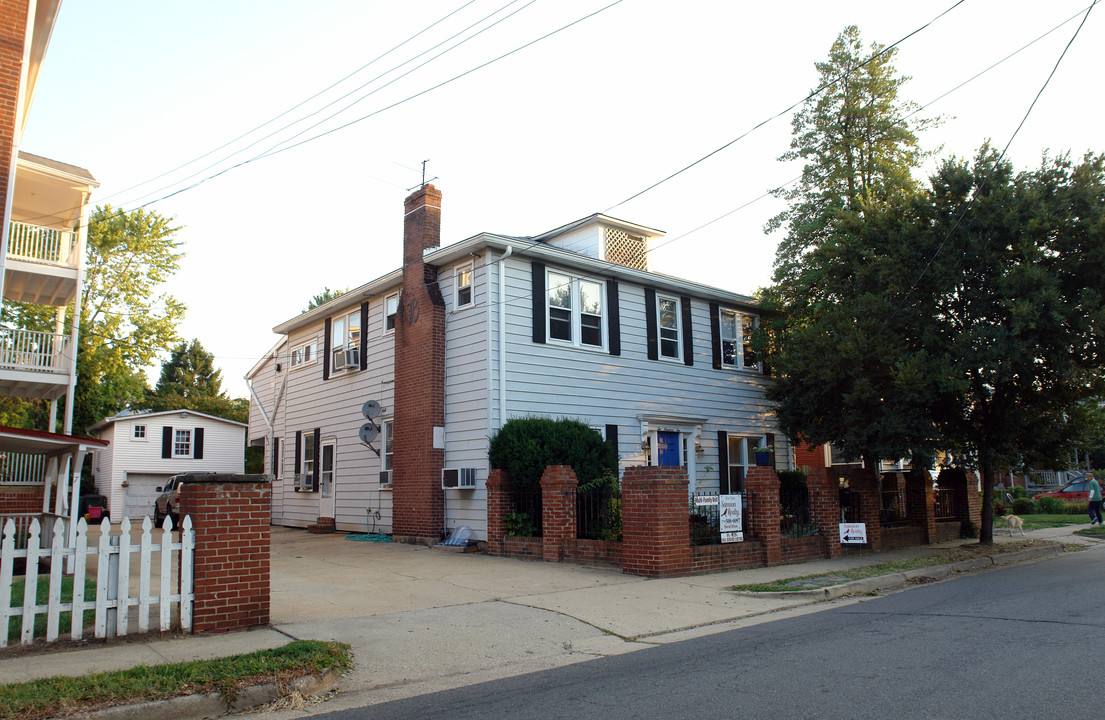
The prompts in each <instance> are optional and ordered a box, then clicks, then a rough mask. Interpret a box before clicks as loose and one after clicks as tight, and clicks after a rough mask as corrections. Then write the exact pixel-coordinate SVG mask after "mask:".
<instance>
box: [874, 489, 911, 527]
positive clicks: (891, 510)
mask: <svg viewBox="0 0 1105 720" xmlns="http://www.w3.org/2000/svg"><path fill="white" fill-rule="evenodd" d="M879 522H880V524H881V525H882V526H883V527H885V528H890V527H901V526H903V525H908V524H909V506H908V503H907V502H906V492H905V490H883V491H882V507H881V509H880V512H879Z"/></svg>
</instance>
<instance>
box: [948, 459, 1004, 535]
mask: <svg viewBox="0 0 1105 720" xmlns="http://www.w3.org/2000/svg"><path fill="white" fill-rule="evenodd" d="M978 488H979V483H978V475H977V474H975V473H973V472H969V473H964V477H963V489H962V491H961V494H960V497H959V498H958V499H959V508H960V510H959V519H960V520H962V521H964V522H966V521H967V520H970V521H971V522H973V523H974V524H975V527H976V528H980V527H982V505H981V502H982V498H980V497H979V496H978ZM1009 512H1013V511H1012V509H1010V511H1009ZM964 515H965V516H966V517H964Z"/></svg>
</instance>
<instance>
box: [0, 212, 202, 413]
mask: <svg viewBox="0 0 1105 720" xmlns="http://www.w3.org/2000/svg"><path fill="white" fill-rule="evenodd" d="M172 223H173V219H172V218H167V217H164V216H162V215H160V214H158V213H156V212H147V211H145V210H135V211H133V212H129V213H128V212H123V211H121V210H116V209H114V208H112V207H111V206H110V205H108V206H104V207H97V208H96V209H95V210H94V211H93V212H92V214H91V216H90V218H89V223H88V247H87V251H86V263H85V277H84V284H83V285H82V287H81V289H80V293H79V295H78V302H77V311H78V312H79V313H80V323H81V325H80V340H79V343H78V346H77V388H76V392H75V393H74V412H73V429H74V432H77V433H82V432H84V429H85V428H86V427H88V426H89V425H92V424H94V423H96V422H98V421H99V420H102V419H103V418H105V417H107V416H109V415H112V414H114V413H116V412H118V411H119V410H122V409H123V408H125V407H128V406H130V405H132V404H134V403H136V402H140V401H141V400H142V399H143V397H144V395H145V393H146V390H147V385H146V378H145V374H144V370H145V368H146V367H148V366H149V365H151V364H152V363H153V361H154V359H155V358H156V357H157V355H158V353H160V352H164V351H166V350H168V349H169V348H170V347H172V345H173V343H175V342H178V341H179V339H180V338H179V337H178V335H177V325H178V324H179V323H180V321H181V319H182V318H183V316H184V305H183V304H181V303H180V302H179V301H177V300H176V299H175V298H173V297H172V296H171V295H168V294H166V293H164V292H162V291H161V289H160V288H161V286H162V285H163V284H164V283H165V281H166V280H168V279H169V278H170V277H171V276H172V275H173V273H175V272H176V271H177V269H178V268H179V266H180V259H181V257H183V253H181V252H180V250H179V243H178V242H177V240H176V233H177V231H178V230H179V228H178V227H175V226H173V224H172ZM4 319H5V320H6V321H8V322H12V323H15V324H17V325H18V326H19V327H24V328H27V329H34V330H43V331H47V332H53V330H54V322H55V309H54V308H47V307H42V306H34V305H25V304H20V303H5V305H4ZM71 320H72V313H71V312H70V313H68V314H67V316H66V323H65V324H66V329H65V331H66V332H68V331H69V328H68V326H69V323H70V322H71ZM28 405H29V406H33V405H34V403H28ZM30 416H33V417H34V418H36V419H37V423H38V424H39V426H40V427H44V426H45V419H44V418H45V413H44V412H42V411H41V410H38V411H37V412H35V411H34V408H33V407H32V412H31V413H30ZM49 429H50V430H55V429H56V428H49Z"/></svg>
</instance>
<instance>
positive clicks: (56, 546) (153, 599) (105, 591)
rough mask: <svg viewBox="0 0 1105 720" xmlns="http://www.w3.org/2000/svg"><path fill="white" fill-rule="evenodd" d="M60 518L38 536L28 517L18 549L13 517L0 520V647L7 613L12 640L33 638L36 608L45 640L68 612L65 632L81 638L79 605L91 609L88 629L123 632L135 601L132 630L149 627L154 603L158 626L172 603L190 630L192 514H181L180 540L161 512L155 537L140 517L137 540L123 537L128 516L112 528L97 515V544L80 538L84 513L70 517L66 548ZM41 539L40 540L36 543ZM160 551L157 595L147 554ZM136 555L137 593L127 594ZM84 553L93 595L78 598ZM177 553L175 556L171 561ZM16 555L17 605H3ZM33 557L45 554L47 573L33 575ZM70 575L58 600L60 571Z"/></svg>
mask: <svg viewBox="0 0 1105 720" xmlns="http://www.w3.org/2000/svg"><path fill="white" fill-rule="evenodd" d="M65 525H66V523H64V522H58V523H54V526H53V533H52V534H53V537H52V538H42V537H40V533H41V527H40V525H39V522H38V519H37V518H36V519H34V520H32V521H31V523H30V526H29V527H28V529H27V530H26V532H27V533H28V536H27V538H26V543H22V542H20V543H18V544H19V545H25V549H20V550H17V549H16V544H17V543H16V534H17V530H16V524H15V522H13V521H12V520H11V519H10V518H9V519H8V520H7V521H6V522H5V523H4V529H3V540H2V542H0V647H6V646H7V644H8V640H9V638H8V628H9V625H11V624H12V623H11V622H10V619H11V618H13V617H22V621H21V633H20V642H21V643H22V644H23V645H29V644H31V643H32V642H33V640H34V623H35V616H36V615H46V641H47V642H53V641H55V640H57V639H58V635H59V633H58V625H59V619H60V616H61V614H62V613H65V612H68V613H72V615H71V623H70V627H71V630H70V633H69V634H70V637H72V638H73V639H74V640H79V639H81V637H82V635H83V633H84V617H85V613H86V612H94V613H95V616H94V617H95V624H94V628H95V636H96V637H97V638H112V637H119V636H123V635H126V634H127V632H128V630H129V629H130V619H129V616H130V614H131V613H130V611H131V609H132V608H137V611H138V618H137V620H138V623H137V624H138V632H141V633H144V632H149V629H150V609H151V608H154V607H156V609H157V612H158V614H157V618H158V626H159V627H160V629H161V631H162V632H165V631H167V630H169V629H170V627H171V620H172V610H173V607H174V606H177V607H178V608H179V618H180V627H181V629H183V630H185V631H188V630H191V629H192V604H193V601H194V599H195V597H194V593H193V588H192V568H193V563H192V559H193V554H194V551H195V546H196V541H195V535H194V533H193V531H192V519H191V518H189V517H185V518H184V521H183V522H182V523H181V529H180V540H179V542H173V537H172V518H166V519H165V524H164V527H163V528H162V529H161V538H160V539H161V542H160V543H156V544H155V543H154V542H153V537H152V535H153V533H152V531H153V523H152V522H151V521H150V518H148V517H147V518H145V519H144V520H143V521H142V534H141V539H140V540H139V542H138V543H137V544H135V543H133V542H132V540H131V523H130V519H129V518H124V520H123V522H122V523H120V524H119V526H118V528H119V533H118V534H114V533H112V528H113V526H112V525H111V523H110V522H108V521H107V520H105V521H104V522H103V524H102V525H100V540H99V544H98V547H97V546H94V545H90V543H89V542H88V524H87V523H86V522H85V520H84V518H81V519H80V520H79V521H78V522H77V537H76V543H75V544H74V546H73V547H66V546H65V545H66V543H65V534H66V533H65ZM43 540H47V541H48V543H43V542H42V541H43ZM154 552H157V553H158V554H159V555H160V582H159V584H158V586H157V594H156V595H154V594H151V592H150V589H151V573H152V565H153V562H152V555H153V553H154ZM134 554H137V555H138V558H137V566H138V568H137V570H138V578H137V580H138V582H137V592H136V593H135V594H133V595H132V593H131V585H132V578H131V560H132V557H131V556H132V555H134ZM89 556H92V557H93V558H94V562H95V565H96V597H95V598H86V597H85V576H86V574H87V573H86V570H87V569H88V566H89V562H88V558H89ZM174 557H178V558H179V563H177V562H174ZM17 558H26V571H25V572H24V573H23V574H22V578H23V580H24V583H25V585H24V590H23V602H22V605H17V606H15V607H11V606H12V605H13V603H15V602H18V600H19V598H13V597H12V584H13V580H14V579H15V575H14V573H13V569H14V566H15V560H16V559H17ZM40 558H49V560H50V574H49V576H48V578H47V576H45V575H44V576H42V577H40V576H39V574H38V564H39V559H40ZM63 568H64V569H67V574H71V575H72V578H73V597H72V600H71V601H68V602H62V599H61V595H62V571H63ZM174 568H175V569H177V570H178V572H179V575H178V578H179V592H172V591H173V590H175V589H176V587H175V586H174V577H173V570H174ZM44 581H45V582H48V583H49V596H48V597H49V600H48V602H47V604H46V605H39V604H37V602H36V599H35V598H36V596H37V593H38V585H39V583H40V582H44Z"/></svg>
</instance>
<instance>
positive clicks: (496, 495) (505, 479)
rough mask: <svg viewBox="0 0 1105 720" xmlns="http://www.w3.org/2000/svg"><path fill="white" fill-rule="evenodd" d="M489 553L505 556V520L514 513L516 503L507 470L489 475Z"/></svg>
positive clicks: (497, 470)
mask: <svg viewBox="0 0 1105 720" xmlns="http://www.w3.org/2000/svg"><path fill="white" fill-rule="evenodd" d="M486 487H487V552H489V553H491V554H492V555H502V554H503V538H504V537H506V521H505V520H504V519H503V518H504V517H506V516H507V515H509V514H510V513H512V512H514V501H513V499H512V498H511V496H510V493H511V491H512V490H513V483H511V482H510V475H508V474H507V472H506V470H499V469H494V470H492V471H491V472H490V473H488V475H487V483H486Z"/></svg>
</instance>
